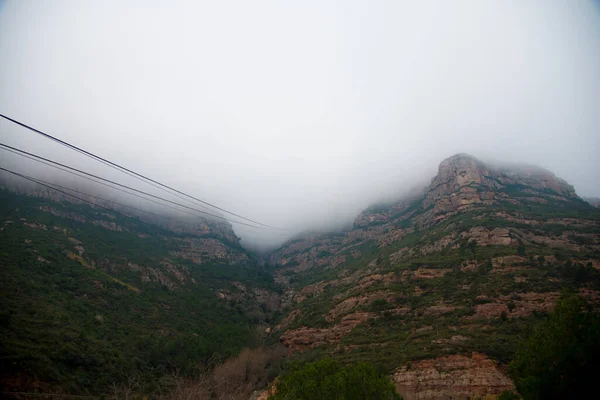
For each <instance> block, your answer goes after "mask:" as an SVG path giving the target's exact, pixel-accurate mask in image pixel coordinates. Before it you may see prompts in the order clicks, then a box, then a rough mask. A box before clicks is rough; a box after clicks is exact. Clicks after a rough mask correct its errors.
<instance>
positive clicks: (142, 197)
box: [2, 148, 237, 223]
mask: <svg viewBox="0 0 600 400" xmlns="http://www.w3.org/2000/svg"><path fill="white" fill-rule="evenodd" d="M2 150H4V151H8V152H11V153H13V154H16V155H18V156H21V157H25V158H28V159H30V160H33V161H35V162H38V163H41V164H44V165H47V166H49V167H52V168H55V169H58V170H60V171H64V172H66V173H68V174H71V175H74V176H77V177H79V178H83V179H87V180H88V181H90V182H94V183H97V184H99V185H102V186H106V187H108V188H111V189H114V190H118V191H120V192H123V193H125V194H128V195H130V196H134V197H137V198H139V199H142V200H146V201H149V202H152V203H155V204H159V205H161V206H163V207H167V208H170V209H172V210H175V211H179V212H182V213H185V214H188V215H193V216H198V214H195V213H192V212H189V211H186V210H181V209H179V208H176V207H173V206H170V205H168V204H165V203H161V202H160V201H156V200H153V199H150V198H147V197H144V196H141V195H139V194H136V193H132V192H128V191H127V190H125V189H122V188H120V187H118V186H113V185H111V184H108V183H106V182H102V181H100V180H97V179H94V178H90V177H89V176H85V175H82V174H79V173H77V172H74V171H70V170H68V169H66V168H62V167H59V166H57V165H53V164H50V163H49V162H45V161H42V160H38V159H36V158H34V157H32V156H29V155H27V154H21V153H18V152H16V151H14V150H11V149H7V148H2ZM57 186H58V185H57ZM233 222H234V223H237V221H233Z"/></svg>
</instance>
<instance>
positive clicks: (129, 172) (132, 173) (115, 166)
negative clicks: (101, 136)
mask: <svg viewBox="0 0 600 400" xmlns="http://www.w3.org/2000/svg"><path fill="white" fill-rule="evenodd" d="M0 117H2V118H4V119H6V120H8V121H10V122H12V123H15V124H17V125H20V126H22V127H23V128H26V129H29V130H30V131H32V132H35V133H37V134H38V135H41V136H43V137H45V138H46V139H50V140H52V141H54V142H56V143H59V144H60V145H62V146H65V147H68V148H70V149H71V150H75V151H77V152H79V153H81V154H83V155H85V156H87V157H90V158H93V159H95V160H96V161H99V162H101V163H103V164H105V165H108V166H109V167H111V168H113V169H116V170H119V171H121V172H123V173H126V174H127V175H130V176H133V177H134V178H136V179H138V180H141V181H143V182H145V183H148V184H152V186H155V187H159V188H160V189H161V190H163V191H165V192H168V191H167V190H166V189H168V190H170V191H171V192H175V193H178V194H180V195H183V196H185V197H188V198H190V199H193V200H195V201H198V202H200V203H202V204H205V205H208V206H210V207H213V208H215V209H217V210H219V211H223V212H225V213H227V214H230V215H233V216H236V217H238V218H241V219H243V220H245V221H249V222H252V223H255V224H258V225H261V226H264V227H267V228H271V229H276V230H284V229H281V228H277V227H274V226H271V225H267V224H263V223H262V222H258V221H255V220H252V219H250V218H246V217H244V216H242V215H239V214H236V213H233V212H231V211H228V210H226V209H224V208H221V207H218V206H216V205H214V204H211V203H209V202H207V201H204V200H201V199H198V198H196V197H194V196H191V195H189V194H187V193H184V192H182V191H179V190H177V189H174V188H172V187H170V186H168V185H165V184H163V183H161V182H158V181H156V180H154V179H151V178H148V177H147V176H145V175H142V174H139V173H137V172H135V171H132V170H130V169H128V168H125V167H123V166H122V165H119V164H117V163H114V162H112V161H110V160H107V159H105V158H103V157H100V156H98V155H96V154H94V153H91V152H89V151H86V150H84V149H82V148H80V147H77V146H75V145H73V144H71V143H68V142H65V141H64V140H61V139H59V138H57V137H54V136H52V135H50V134H48V133H45V132H42V131H41V130H39V129H36V128H33V127H31V126H29V125H27V124H24V123H22V122H19V121H17V120H15V119H13V118H10V117H7V116H6V115H4V114H0ZM156 185H158V186H156ZM168 193H169V192H168ZM170 194H173V193H170Z"/></svg>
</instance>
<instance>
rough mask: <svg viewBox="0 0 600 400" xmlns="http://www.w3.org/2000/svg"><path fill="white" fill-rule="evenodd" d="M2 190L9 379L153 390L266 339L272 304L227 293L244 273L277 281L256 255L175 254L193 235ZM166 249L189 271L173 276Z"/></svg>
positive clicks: (0, 250) (2, 354) (1, 349)
mask: <svg viewBox="0 0 600 400" xmlns="http://www.w3.org/2000/svg"><path fill="white" fill-rule="evenodd" d="M0 196H1V198H0V215H1V217H2V221H3V225H2V230H1V231H0V260H1V267H2V279H1V280H0V299H1V300H0V302H1V304H0V322H1V323H0V336H1V337H2V341H1V343H0V369H1V370H2V371H3V376H4V377H5V378H6V379H7V380H12V381H13V382H14V381H20V382H21V385H22V386H25V387H30V388H34V387H35V386H36V385H39V384H38V383H36V382H42V383H43V384H47V385H48V386H49V389H53V390H54V389H60V390H63V391H67V392H72V393H105V392H106V390H107V388H108V387H109V386H110V385H112V384H117V385H119V384H121V383H123V382H126V381H127V380H128V379H131V378H132V377H135V379H136V380H137V381H139V382H143V385H146V387H147V390H149V391H151V390H153V388H152V387H151V386H152V385H158V384H159V382H158V379H157V377H159V376H162V375H164V374H167V373H170V372H171V371H178V372H179V373H180V374H192V373H193V372H194V371H195V369H197V368H200V367H202V366H203V365H206V364H208V363H214V362H215V361H218V360H220V359H222V358H224V357H227V356H231V355H234V354H237V353H238V352H239V350H240V349H241V348H242V347H243V346H247V345H253V344H255V343H256V342H257V340H259V339H260V338H259V337H257V335H256V334H255V330H254V328H253V324H254V323H256V322H258V321H259V320H262V321H264V320H266V319H268V318H269V313H266V312H264V309H261V308H260V307H259V305H258V304H253V303H252V301H251V300H249V301H247V302H244V303H243V304H235V302H228V301H224V300H222V299H219V298H217V296H216V291H217V289H220V288H230V287H231V284H232V282H233V281H238V282H242V283H249V282H250V284H251V285H254V286H258V287H263V288H267V289H272V287H273V283H272V279H271V278H270V275H269V273H268V271H266V270H265V269H264V268H263V267H260V266H258V265H256V264H255V263H254V262H252V261H249V262H246V263H245V264H240V265H229V264H226V263H218V262H213V263H206V264H202V265H198V264H194V263H192V262H190V261H189V260H185V259H182V258H180V257H177V255H172V254H171V255H170V252H171V251H173V250H177V249H178V247H177V246H178V244H179V243H180V240H181V239H185V238H186V237H187V236H186V235H183V234H175V233H173V232H171V231H168V230H166V229H162V228H159V227H157V226H154V225H149V224H144V223H141V222H139V221H134V220H131V219H127V218H124V217H122V216H119V215H117V214H112V213H107V212H106V211H105V210H100V211H99V209H95V208H92V207H89V206H86V205H74V204H58V203H54V202H51V201H49V200H46V199H40V198H34V197H27V196H18V195H15V194H12V193H9V192H7V191H0ZM44 206H50V207H52V208H53V209H54V210H57V211H59V212H60V213H61V215H67V216H71V218H65V217H63V216H57V215H53V214H52V213H48V212H44V211H42V209H41V208H40V207H44ZM83 219H85V221H86V222H82V221H83ZM91 221H106V222H111V223H114V224H115V225H111V226H118V227H122V229H121V230H109V229H106V227H105V226H102V225H101V224H97V223H90V222H91ZM188 236H189V235H188ZM77 246H81V247H80V248H79V249H80V250H81V252H79V251H78V250H77V248H78V247H77ZM167 257H168V262H169V263H172V264H173V265H176V266H177V267H178V268H179V271H183V272H185V269H186V270H187V271H189V276H188V275H185V274H184V273H183V272H181V275H182V279H183V280H182V281H179V280H178V279H177V276H173V275H169V273H170V272H169V271H168V270H167V269H166V267H165V264H164V262H166V261H167ZM132 265H133V266H137V265H141V266H143V267H144V268H146V270H147V271H148V274H149V276H148V277H146V279H143V277H142V276H141V275H140V271H138V270H136V268H137V267H132ZM184 268H185V269H184ZM152 274H155V275H152ZM155 277H158V278H161V279H162V277H166V278H169V279H170V280H169V281H168V282H166V281H164V280H163V281H162V282H161V281H160V279H158V278H156V279H155ZM171 282H173V283H171ZM169 285H170V286H169ZM3 383H5V382H3Z"/></svg>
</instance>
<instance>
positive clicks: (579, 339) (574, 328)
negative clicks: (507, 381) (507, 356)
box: [509, 292, 600, 400]
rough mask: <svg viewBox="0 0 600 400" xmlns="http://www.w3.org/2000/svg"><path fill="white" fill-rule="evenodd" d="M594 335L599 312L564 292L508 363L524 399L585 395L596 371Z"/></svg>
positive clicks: (599, 350)
mask: <svg viewBox="0 0 600 400" xmlns="http://www.w3.org/2000/svg"><path fill="white" fill-rule="evenodd" d="M598 338H600V317H599V316H598V314H596V313H595V312H594V311H593V310H592V309H591V307H590V305H589V304H587V303H586V301H585V300H584V299H583V298H581V297H580V296H577V295H574V294H572V293H569V292H564V293H563V294H562V295H561V297H560V299H559V301H558V303H557V305H556V309H555V310H554V312H553V313H552V314H551V315H550V317H549V318H548V319H547V320H546V321H545V322H544V323H542V325H540V326H539V327H538V329H537V330H536V331H535V332H534V333H533V334H532V335H531V336H530V337H529V338H527V339H526V340H525V341H524V342H523V344H522V345H521V346H520V348H519V349H518V350H517V352H516V354H515V358H514V360H513V361H512V362H511V363H510V365H509V372H510V376H511V378H513V380H514V382H515V386H516V387H517V389H518V390H519V393H520V394H521V395H523V398H524V399H525V400H530V399H531V400H537V399H567V398H572V399H580V398H581V399H583V398H587V397H588V394H589V393H594V391H595V388H596V386H597V384H596V381H597V375H598V371H599V370H600V341H599V340H598Z"/></svg>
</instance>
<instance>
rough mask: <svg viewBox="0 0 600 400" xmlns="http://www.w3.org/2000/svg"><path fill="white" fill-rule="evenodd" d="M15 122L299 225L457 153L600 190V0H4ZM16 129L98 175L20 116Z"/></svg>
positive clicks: (425, 172) (393, 186)
mask: <svg viewBox="0 0 600 400" xmlns="http://www.w3.org/2000/svg"><path fill="white" fill-rule="evenodd" d="M0 113H3V114H6V115H9V116H12V117H13V118H16V119H18V120H22V121H23V122H26V123H28V124H31V125H33V126H35V127H37V128H40V129H43V130H45V131H47V132H49V133H51V134H53V135H56V136H58V137H60V138H61V139H64V140H67V141H70V142H72V143H74V144H76V145H79V146H82V147H84V148H86V149H88V150H90V151H93V152H96V153H98V154H100V155H103V156H105V157H107V158H109V159H112V160H114V161H117V162H120V163H122V164H124V165H125V166H127V167H129V168H132V169H135V170H138V171H140V172H142V173H144V174H147V175H149V176H151V177H153V178H156V179H158V180H161V181H164V182H166V183H168V184H171V185H173V186H175V187H177V188H181V189H183V190H185V191H188V192H190V193H192V194H194V195H196V196H199V197H201V198H203V199H206V200H208V201H212V202H214V203H217V204H219V205H221V206H222V207H225V208H228V209H231V210H233V211H236V212H238V213H242V214H244V215H247V216H249V217H250V218H253V219H257V220H260V221H263V222H265V223H268V224H274V225H278V226H282V227H284V228H288V229H291V230H293V231H297V230H303V229H311V228H317V229H318V228H323V227H328V226H331V224H332V223H337V222H339V221H343V220H351V219H352V218H353V217H354V215H355V214H356V213H357V212H358V211H359V210H360V209H362V208H363V207H364V206H366V205H368V204H369V203H371V202H373V201H375V200H377V199H378V198H380V197H382V196H390V195H393V194H395V193H398V192H401V191H402V190H406V189H408V188H410V187H412V186H414V185H415V184H417V183H418V182H421V181H423V180H426V181H428V180H429V179H430V178H431V177H432V176H433V175H435V173H436V171H437V165H438V164H439V162H440V161H441V160H442V159H444V158H446V157H448V156H450V155H452V154H454V153H457V152H467V153H470V154H472V155H474V156H477V157H480V158H483V159H489V158H493V159H497V160H502V161H516V162H528V163H532V164H537V165H540V166H543V167H545V168H548V169H550V170H551V171H553V172H554V173H556V174H557V175H558V176H560V177H562V178H564V179H566V180H567V181H569V182H570V183H572V184H573V185H574V186H575V188H576V190H577V192H578V193H579V194H580V195H588V196H600V185H599V182H600V157H598V152H599V150H600V7H599V3H598V2H593V1H577V0H564V1H550V0H541V1H533V0H532V1H523V0H515V1H495V0H493V1H492V0H490V1H483V0H473V1H452V2H450V1H444V0H440V1H339V2H333V1H324V0H319V1H204V2H201V1H190V2H179V1H148V0H144V1H91V0H90V1H76V0H73V1H24V0H14V1H0ZM0 138H1V141H2V142H5V143H9V144H13V145H15V146H19V147H24V148H28V149H32V150H33V151H36V152H39V153H42V154H44V155H47V156H50V157H52V158H60V159H63V160H68V161H69V162H71V163H73V164H75V165H80V166H90V161H85V160H84V159H76V158H74V156H69V155H68V153H67V152H66V151H62V150H60V149H59V148H58V147H57V146H55V145H52V144H49V143H48V142H44V141H43V140H42V139H41V138H37V137H34V134H32V133H31V132H27V131H25V130H23V129H21V128H18V127H15V126H13V125H11V124H10V123H8V122H5V121H0ZM7 157H8V156H7V155H6V154H4V153H3V154H2V155H0V160H8V158H7ZM7 162H8V161H7ZM28 165H29V164H28ZM23 168H27V166H24V167H23ZM90 168H91V167H90ZM98 170H99V169H98ZM238 233H239V234H240V235H242V237H243V239H244V241H245V243H247V244H252V243H253V242H256V240H257V239H256V238H257V237H258V236H253V234H252V233H251V231H248V230H241V229H239V230H238ZM263 239H264V238H263V237H262V236H261V240H263ZM265 240H266V239H265ZM273 240H274V241H277V240H281V237H275V239H273Z"/></svg>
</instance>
